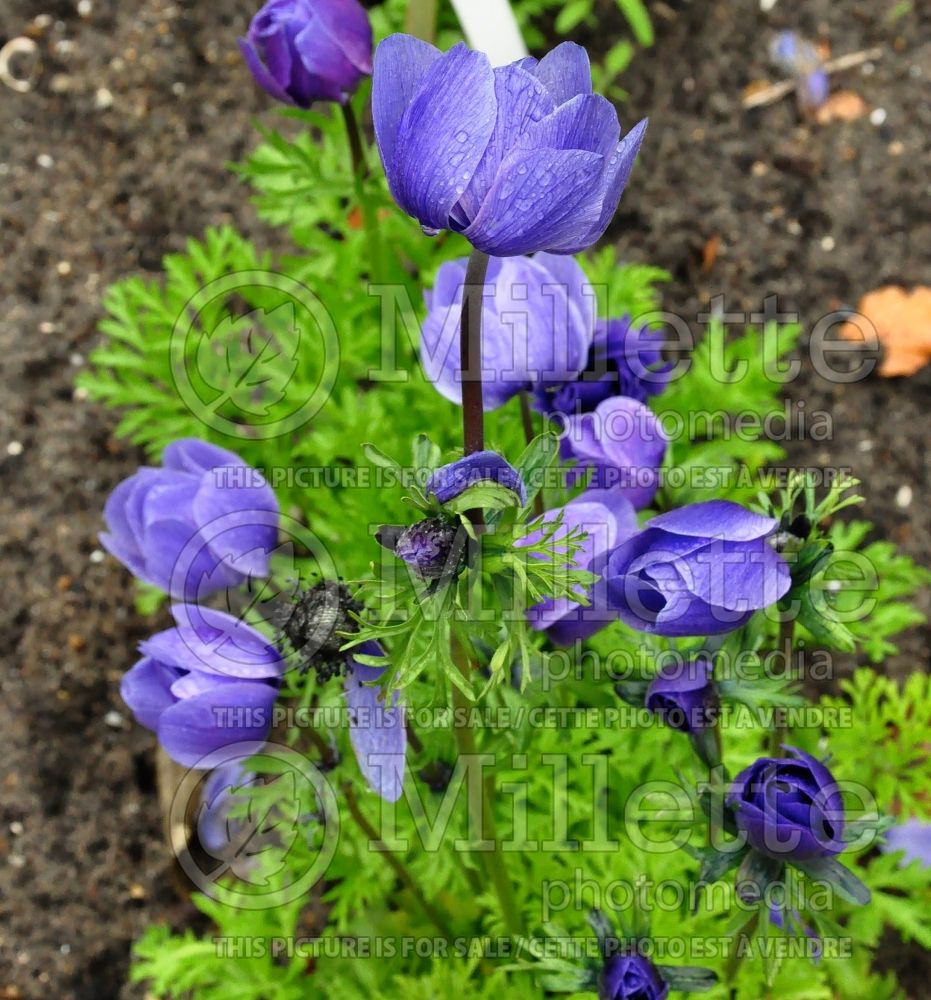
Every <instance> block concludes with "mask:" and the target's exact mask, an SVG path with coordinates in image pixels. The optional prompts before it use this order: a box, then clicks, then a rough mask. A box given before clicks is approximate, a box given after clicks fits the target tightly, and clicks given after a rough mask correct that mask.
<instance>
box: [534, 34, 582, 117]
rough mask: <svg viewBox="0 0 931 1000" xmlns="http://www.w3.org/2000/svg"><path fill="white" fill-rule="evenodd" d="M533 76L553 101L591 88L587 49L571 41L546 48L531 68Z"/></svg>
mask: <svg viewBox="0 0 931 1000" xmlns="http://www.w3.org/2000/svg"><path fill="white" fill-rule="evenodd" d="M533 72H534V73H535V75H536V77H537V79H538V80H539V81H540V82H541V83H542V84H543V86H544V87H546V89H547V90H548V91H549V92H550V94H551V95H552V97H553V100H554V101H555V102H556V104H557V105H560V104H565V102H566V101H571V100H572V98H573V97H576V96H578V95H579V94H590V93H591V92H592V67H591V63H590V62H589V59H588V53H587V52H586V51H585V49H583V48H582V46H581V45H576V43H575V42H563V43H562V44H561V45H557V46H556V48H555V49H553V50H552V51H551V52H548V53H547V54H546V55H545V56H544V57H543V58H542V59H541V60H540V61H539V62H538V63H537V64H536V67H535V68H534V70H533Z"/></svg>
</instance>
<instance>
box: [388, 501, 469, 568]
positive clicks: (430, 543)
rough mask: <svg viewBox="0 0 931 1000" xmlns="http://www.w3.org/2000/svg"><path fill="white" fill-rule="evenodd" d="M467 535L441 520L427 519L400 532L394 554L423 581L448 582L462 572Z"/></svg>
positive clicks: (455, 525)
mask: <svg viewBox="0 0 931 1000" xmlns="http://www.w3.org/2000/svg"><path fill="white" fill-rule="evenodd" d="M467 538H468V536H467V535H466V533H465V531H464V530H463V528H462V527H461V526H460V525H458V524H456V523H453V522H450V521H447V520H446V519H445V518H442V517H428V518H426V519H425V520H423V521H418V522H417V524H412V525H411V526H410V527H409V528H406V529H405V530H404V531H403V532H401V536H400V537H399V538H398V541H397V545H396V546H395V549H394V552H395V555H396V556H397V557H398V558H399V559H403V560H404V562H406V563H408V564H409V565H410V566H413V567H414V569H415V570H416V571H417V574H418V576H420V577H421V578H422V579H424V580H441V579H447V580H451V579H452V578H453V577H454V576H456V575H457V574H458V573H459V570H460V569H462V566H463V562H464V559H465V551H466V541H467Z"/></svg>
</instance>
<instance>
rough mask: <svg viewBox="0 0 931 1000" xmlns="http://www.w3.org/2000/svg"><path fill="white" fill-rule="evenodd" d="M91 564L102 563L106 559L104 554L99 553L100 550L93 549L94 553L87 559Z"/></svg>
mask: <svg viewBox="0 0 931 1000" xmlns="http://www.w3.org/2000/svg"><path fill="white" fill-rule="evenodd" d="M87 558H88V559H89V560H90V561H91V562H92V563H102V562H103V561H104V559H106V554H105V553H103V552H101V551H100V549H94V551H93V552H92V553H91V554H90V555H89V556H88V557H87Z"/></svg>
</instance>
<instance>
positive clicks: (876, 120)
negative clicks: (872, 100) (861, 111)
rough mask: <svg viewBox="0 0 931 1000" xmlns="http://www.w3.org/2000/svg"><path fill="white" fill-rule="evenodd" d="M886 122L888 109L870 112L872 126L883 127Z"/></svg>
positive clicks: (875, 109) (874, 109) (876, 109)
mask: <svg viewBox="0 0 931 1000" xmlns="http://www.w3.org/2000/svg"><path fill="white" fill-rule="evenodd" d="M885 120H886V109H885V108H873V110H872V111H871V112H870V124H871V125H877V126H878V125H882V124H883V122H885Z"/></svg>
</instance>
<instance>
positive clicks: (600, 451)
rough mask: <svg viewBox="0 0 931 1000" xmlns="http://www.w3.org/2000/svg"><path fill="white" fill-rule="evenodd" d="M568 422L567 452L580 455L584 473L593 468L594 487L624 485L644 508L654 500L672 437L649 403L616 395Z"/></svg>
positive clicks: (563, 449)
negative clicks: (661, 467) (664, 428)
mask: <svg viewBox="0 0 931 1000" xmlns="http://www.w3.org/2000/svg"><path fill="white" fill-rule="evenodd" d="M564 426H565V430H564V434H563V438H562V443H561V452H562V456H563V458H564V459H571V458H574V459H576V461H577V462H578V470H577V477H578V478H581V477H582V475H584V474H585V473H586V472H587V471H588V470H589V469H591V470H592V478H591V485H592V486H593V487H595V488H598V489H621V490H623V492H624V495H625V496H626V497H627V498H628V499H629V500H630V502H631V503H632V504H633V505H634V507H636V508H637V509H638V510H640V509H641V508H643V507H646V506H647V505H648V504H649V503H650V502H651V501H652V499H653V497H654V496H655V495H656V490H657V488H658V486H659V470H660V466H662V464H663V458H664V456H665V454H666V448H667V446H668V444H669V439H668V437H667V436H666V433H665V431H664V430H663V428H662V427H661V425H660V422H659V420H657V418H656V415H655V414H654V413H653V411H652V410H651V409H650V408H649V407H648V406H646V405H644V404H643V403H639V402H637V400H636V399H626V398H624V397H623V396H615V397H613V398H612V399H606V400H605V401H604V402H603V403H599V404H598V405H597V406H596V407H595V410H594V412H592V413H581V414H579V415H578V416H572V417H566V418H565V419H564Z"/></svg>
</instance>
